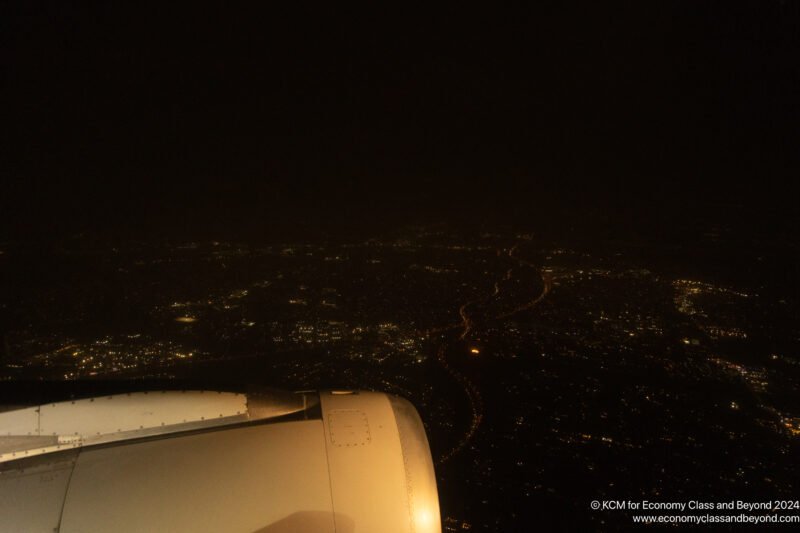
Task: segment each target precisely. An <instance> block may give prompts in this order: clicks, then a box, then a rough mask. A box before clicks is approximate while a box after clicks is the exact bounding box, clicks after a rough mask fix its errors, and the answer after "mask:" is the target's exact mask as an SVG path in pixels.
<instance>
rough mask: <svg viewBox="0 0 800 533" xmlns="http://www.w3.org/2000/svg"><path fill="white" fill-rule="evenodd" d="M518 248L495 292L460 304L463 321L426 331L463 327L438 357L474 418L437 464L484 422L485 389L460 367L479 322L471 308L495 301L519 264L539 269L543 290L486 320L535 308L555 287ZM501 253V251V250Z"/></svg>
mask: <svg viewBox="0 0 800 533" xmlns="http://www.w3.org/2000/svg"><path fill="white" fill-rule="evenodd" d="M518 250H519V245H518V244H515V245H514V246H513V247H512V248H510V249H509V250H508V252H507V254H506V255H507V256H508V257H509V258H510V259H512V260H515V261H517V263H518V266H517V267H512V268H509V269H508V271H506V274H505V276H504V277H503V278H501V279H499V280H497V281H495V283H494V286H493V292H492V293H491V294H489V295H488V296H486V297H484V298H481V299H478V300H473V301H470V302H466V303H464V304H463V305H461V306H460V307H459V309H458V314H459V316H460V317H461V323H459V324H453V325H450V326H445V327H440V328H434V329H431V330H429V331H427V332H426V333H425V334H426V335H428V336H430V335H432V334H442V333H446V332H449V331H457V330H460V334H459V335H458V337H457V338H456V339H454V340H451V341H447V340H445V341H443V342H442V344H441V345H440V346H439V348H438V350H437V353H436V359H437V361H438V362H439V364H440V365H441V367H442V368H443V369H444V370H445V372H447V373H448V374H449V375H450V376H451V377H452V378H453V380H454V381H456V382H457V383H458V384H459V385H460V386H461V387H462V388H463V389H464V393H465V395H466V396H467V399H468V401H469V405H470V411H471V421H470V424H469V428H468V429H467V431H466V432H465V433H464V435H463V436H462V437H461V439H459V441H458V443H456V445H455V446H453V447H452V448H451V449H450V450H448V451H447V452H445V453H444V454H442V455H441V456H440V457H439V458H438V460H437V461H436V462H437V464H443V463H445V462H447V461H448V460H450V459H451V458H452V457H453V456H455V455H456V454H458V453H459V452H460V451H461V450H463V449H464V447H466V446H467V445H468V444H469V443H470V441H472V439H473V438H474V436H475V434H476V432H477V431H478V428H479V427H480V425H481V422H482V421H483V412H484V411H483V398H482V397H481V392H480V390H479V389H478V387H477V386H476V385H475V383H473V382H472V381H471V380H470V379H469V378H468V377H467V376H466V375H465V374H464V373H463V372H461V371H460V370H459V369H458V368H457V362H458V361H459V360H463V354H461V352H462V351H463V350H462V347H463V346H462V341H465V340H467V338H468V337H469V335H470V334H471V333H472V331H473V330H474V329H475V327H476V325H478V324H476V320H475V318H473V317H474V314H471V313H470V311H469V310H470V308H472V307H475V306H479V305H480V306H484V307H486V306H488V305H489V304H490V303H491V302H493V301H496V300H497V299H498V298H499V297H500V296H501V294H502V292H503V287H504V286H505V285H508V284H509V282H511V281H512V280H513V279H514V272H515V269H519V267H528V268H533V269H535V270H536V271H537V272H538V273H539V276H540V277H541V279H542V291H541V293H540V294H539V295H537V297H536V298H534V299H532V300H530V301H528V302H526V303H524V304H522V305H519V306H516V307H514V308H513V309H511V310H510V311H505V312H498V313H496V314H493V315H490V316H486V317H484V321H489V320H497V319H504V318H508V317H511V316H513V315H515V314H517V313H520V312H522V311H527V310H530V309H532V308H534V307H535V306H536V305H538V304H539V303H540V302H541V301H542V300H544V298H545V297H546V296H547V295H548V294H549V293H550V291H551V290H552V286H553V284H552V279H551V277H550V276H549V275H548V274H547V273H545V272H542V271H541V269H539V268H538V267H536V266H535V265H533V264H532V263H530V262H529V261H527V260H525V259H523V258H521V257H519V256H518V255H517V253H518ZM498 255H500V254H499V251H498ZM451 352H452V353H456V354H458V355H459V357H458V358H455V361H453V362H451V361H449V360H448V353H451ZM473 353H474V354H475V355H477V354H479V353H480V352H478V351H477V350H476V351H475V352H473Z"/></svg>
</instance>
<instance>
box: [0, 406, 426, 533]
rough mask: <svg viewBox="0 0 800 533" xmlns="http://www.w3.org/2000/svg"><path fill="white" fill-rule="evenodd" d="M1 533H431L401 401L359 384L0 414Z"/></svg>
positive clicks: (421, 455) (412, 418) (417, 440)
mask: <svg viewBox="0 0 800 533" xmlns="http://www.w3.org/2000/svg"><path fill="white" fill-rule="evenodd" d="M0 531H30V532H36V531H46V532H48V533H53V532H54V531H55V532H60V533H72V532H91V531H98V532H107V531H141V532H145V531H146V532H155V531H192V532H196V531H209V532H220V531H225V532H238V531H241V532H248V533H254V532H258V533H283V532H286V533H288V532H292V533H304V532H309V533H310V532H314V533H320V532H322V533H325V532H337V533H356V532H359V533H360V532H365V533H373V532H380V533H394V532H397V533H400V532H403V533H431V532H440V531H441V521H440V517H439V500H438V493H437V490H436V479H435V476H434V470H433V462H432V460H431V454H430V449H429V447H428V440H427V438H426V436H425V430H424V428H423V425H422V422H421V420H420V418H419V415H418V414H417V411H416V410H415V409H414V407H413V406H412V405H411V404H410V403H409V402H408V401H406V400H404V399H402V398H399V397H396V396H392V395H389V394H383V393H375V392H362V391H324V392H319V393H317V392H303V393H285V392H278V391H262V392H257V393H248V394H238V393H230V392H217V391H164V392H153V391H150V392H139V393H129V394H121V395H112V396H104V397H97V398H87V399H81V400H75V401H68V402H59V403H51V404H45V405H38V406H34V407H26V408H16V409H12V410H6V411H4V412H0Z"/></svg>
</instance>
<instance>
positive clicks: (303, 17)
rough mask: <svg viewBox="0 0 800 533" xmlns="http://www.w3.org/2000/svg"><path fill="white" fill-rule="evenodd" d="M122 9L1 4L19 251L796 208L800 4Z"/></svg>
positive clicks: (10, 185)
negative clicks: (75, 244)
mask: <svg viewBox="0 0 800 533" xmlns="http://www.w3.org/2000/svg"><path fill="white" fill-rule="evenodd" d="M116 4H117V3H111V4H108V5H105V6H104V7H100V8H97V9H94V8H91V9H90V8H86V7H84V8H81V9H76V8H74V7H72V6H68V5H67V4H66V3H64V2H19V3H18V4H16V5H12V6H8V5H6V4H4V5H6V7H4V8H3V12H4V14H3V15H2V16H0V20H2V45H1V46H2V48H1V51H0V54H1V57H2V91H3V98H2V102H3V104H2V106H3V108H2V109H3V111H2V116H3V123H4V125H3V128H2V131H3V139H2V144H3V145H4V146H5V148H6V150H4V151H5V152H6V154H5V155H4V156H3V157H4V159H5V161H6V162H5V163H4V164H3V165H2V169H1V170H0V172H2V174H3V175H2V179H3V181H4V185H3V194H2V200H0V207H2V211H3V212H2V216H0V221H2V224H3V230H4V231H3V233H6V234H7V236H9V237H12V238H14V237H20V236H30V235H42V234H57V233H59V232H70V231H87V230H88V231H100V230H101V229H103V228H107V227H108V228H114V231H117V230H119V231H127V230H125V228H128V227H141V228H144V229H145V231H153V230H154V229H158V231H159V232H160V231H166V232H170V231H173V230H175V231H181V230H184V229H186V228H192V227H196V228H203V229H204V230H212V231H213V230H214V229H224V231H232V232H234V233H235V232H236V231H238V230H239V229H242V228H250V230H252V229H253V228H255V231H261V228H263V231H265V232H267V231H273V232H275V231H278V232H279V231H283V230H288V228H291V227H295V226H303V227H307V228H311V229H312V230H313V228H322V227H326V228H329V227H332V226H335V225H337V224H341V226H342V227H351V226H354V225H362V224H363V225H376V224H379V223H381V222H384V223H385V222H387V221H395V220H396V221H400V222H409V221H414V220H415V219H417V218H418V219H426V220H427V219H430V220H433V219H436V218H437V217H438V218H441V219H444V220H446V219H448V218H458V217H459V216H463V213H465V212H469V213H472V214H473V215H470V216H475V217H485V218H487V219H490V218H493V217H494V218H503V217H504V216H508V215H509V213H511V214H513V217H516V219H519V218H520V217H522V218H524V217H525V216H526V213H528V212H536V213H539V214H542V213H545V214H555V213H557V212H562V211H563V210H567V211H568V212H570V213H575V212H581V210H583V209H586V210H587V211H595V212H596V211H601V212H602V211H608V212H628V211H631V210H633V211H635V212H637V213H644V212H646V211H649V210H659V211H662V212H668V211H670V210H671V209H672V207H670V206H677V205H684V204H688V205H690V206H694V207H695V208H697V207H698V206H703V205H705V204H706V203H709V202H710V203H721V204H727V203H731V204H742V203H749V204H754V205H759V206H761V207H759V209H761V210H764V211H765V212H766V211H769V210H772V211H774V210H779V211H780V210H786V209H788V207H789V206H790V199H789V197H788V195H787V192H786V185H784V183H785V180H786V178H787V177H794V176H795V175H797V171H798V167H800V165H798V150H797V143H796V138H795V137H796V136H797V133H798V132H797V124H798V123H800V122H799V121H798V119H800V116H799V115H800V112H798V106H797V95H798V94H800V90H798V89H800V62H799V61H797V58H798V57H800V55H799V53H800V47H799V46H798V43H799V42H800V39H798V32H799V31H800V30H798V28H799V27H800V25H798V22H800V16H798V15H799V14H800V9H798V7H797V4H796V3H794V2H780V1H773V0H761V1H754V2H749V3H741V2H696V1H687V2H650V3H643V2H630V3H628V5H627V7H624V8H620V7H612V6H611V5H603V6H600V5H597V3H594V4H589V5H588V6H587V5H581V4H578V3H575V2H537V3H535V4H534V5H533V7H531V8H530V10H529V11H527V12H525V13H522V12H501V11H491V12H488V11H485V7H484V8H483V9H481V10H478V11H474V12H465V11H463V8H461V7H459V8H458V9H456V8H451V9H450V10H441V11H438V12H433V11H431V10H430V8H419V9H408V10H404V11H403V12H390V11H389V10H387V9H385V8H381V9H380V10H378V11H371V12H365V11H362V10H360V9H358V10H357V9H354V8H346V7H344V6H341V5H335V6H333V5H332V6H330V7H328V8H327V11H320V10H319V9H318V8H315V9H308V10H306V11H300V10H296V11H291V12H289V11H288V10H287V9H286V8H284V7H269V8H265V7H262V10H261V11H258V12H254V11H244V10H241V8H240V7H233V6H229V5H223V4H218V5H217V7H216V8H212V9H207V8H203V9H200V8H198V7H196V6H194V7H192V6H187V7H185V8H177V7H174V8H173V7H165V6H163V5H157V6H154V7H151V8H145V7H143V6H141V5H139V4H138V3H135V4H132V5H130V6H129V7H127V8H124V7H122V6H119V5H116ZM265 5H266V4H265ZM766 206H771V207H769V208H768V207H766ZM553 216H555V215H553ZM268 228H269V229H268Z"/></svg>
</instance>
